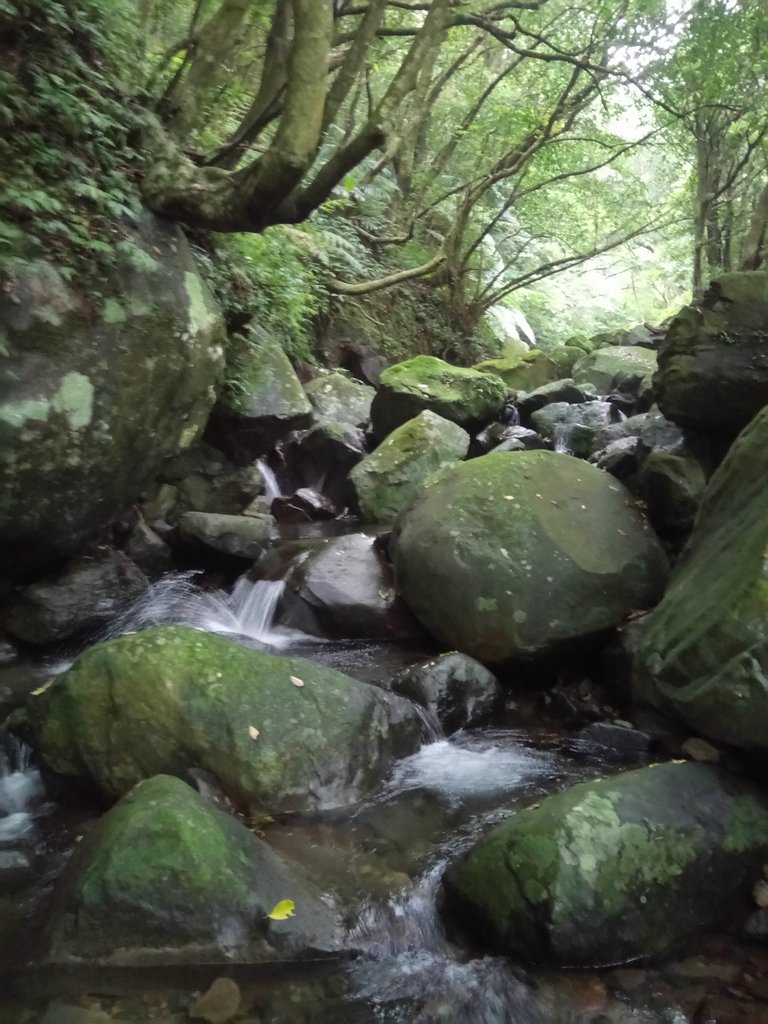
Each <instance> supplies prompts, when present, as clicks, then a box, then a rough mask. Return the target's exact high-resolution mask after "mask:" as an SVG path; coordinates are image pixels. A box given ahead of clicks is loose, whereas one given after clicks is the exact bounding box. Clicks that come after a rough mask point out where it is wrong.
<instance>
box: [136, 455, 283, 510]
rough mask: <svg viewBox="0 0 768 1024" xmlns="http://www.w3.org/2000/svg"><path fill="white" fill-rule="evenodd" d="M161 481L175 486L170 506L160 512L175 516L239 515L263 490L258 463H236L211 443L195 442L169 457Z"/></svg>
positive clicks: (262, 479)
mask: <svg viewBox="0 0 768 1024" xmlns="http://www.w3.org/2000/svg"><path fill="white" fill-rule="evenodd" d="M160 480H161V481H162V482H163V483H165V484H171V485H173V487H174V488H175V489H174V492H173V495H172V497H171V500H170V502H169V506H168V507H167V508H165V509H162V510H160V509H159V510H158V511H160V512H161V514H162V515H163V516H164V517H167V516H168V514H169V512H172V513H173V516H172V517H173V518H174V519H176V518H178V517H179V516H180V515H181V514H183V513H184V512H217V513H220V514H221V515H239V514H240V513H241V512H242V511H243V509H245V508H246V506H247V505H249V504H250V503H251V502H252V501H253V499H254V498H255V497H257V496H258V495H260V494H262V493H263V491H264V478H263V477H262V475H261V473H260V472H259V470H258V468H257V467H256V466H252V465H249V466H236V465H235V464H234V463H233V462H232V461H231V460H230V459H228V458H227V456H226V455H225V454H224V453H223V452H221V451H219V450H218V449H217V448H214V447H212V446H211V445H209V444H199V445H195V446H194V448H190V449H189V450H188V451H186V452H183V453H182V454H181V455H179V456H177V457H176V458H174V459H170V460H169V461H168V462H166V463H165V465H164V466H163V468H162V470H161V472H160ZM147 518H149V516H147Z"/></svg>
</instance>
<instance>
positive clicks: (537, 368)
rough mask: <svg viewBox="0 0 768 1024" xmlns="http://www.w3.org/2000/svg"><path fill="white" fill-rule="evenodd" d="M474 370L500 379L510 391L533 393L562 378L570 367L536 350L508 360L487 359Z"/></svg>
mask: <svg viewBox="0 0 768 1024" xmlns="http://www.w3.org/2000/svg"><path fill="white" fill-rule="evenodd" d="M473 369H475V370H479V371H481V372H482V373H490V374H493V375H494V376H495V377H500V378H501V380H503V381H504V383H505V384H506V386H507V388H508V390H509V391H533V390H534V389H535V388H540V387H541V386H542V385H543V384H548V383H549V382H550V381H553V380H557V379H558V378H562V377H563V375H564V373H565V372H567V370H568V369H570V367H566V366H565V365H563V364H562V363H558V362H556V361H555V360H554V359H551V358H550V357H549V355H546V354H545V353H544V352H542V351H541V350H540V349H538V348H534V349H531V350H530V351H529V352H527V353H525V355H521V356H512V357H511V358H508V359H503V358H502V359H486V360H485V361H484V362H482V363H477V365H476V366H474V367H473Z"/></svg>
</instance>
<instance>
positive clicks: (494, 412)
mask: <svg viewBox="0 0 768 1024" xmlns="http://www.w3.org/2000/svg"><path fill="white" fill-rule="evenodd" d="M506 397H507V387H506V385H505V384H504V382H503V381H502V380H500V379H499V377H497V376H495V375H494V374H491V373H480V372H478V370H476V369H475V370H467V369H465V368H463V367H460V366H452V365H451V364H450V363H446V362H444V361H443V360H442V359H437V358H435V357H434V356H416V357H415V358H414V359H408V360H407V361H406V362H404V363H396V364H395V365H394V366H390V367H389V368H388V369H386V370H385V371H384V372H383V373H382V375H381V383H380V385H379V390H378V391H377V392H376V397H375V398H374V400H373V405H372V406H371V423H372V426H373V432H374V434H375V435H376V436H377V437H378V438H379V440H382V439H383V438H385V437H386V436H387V434H390V433H391V432H392V431H393V430H395V429H396V428H397V427H399V426H401V425H402V424H403V423H405V422H407V421H408V420H410V419H412V418H413V417H414V416H418V414H419V413H420V412H423V411H424V410H425V409H429V410H430V411H431V412H434V413H437V415H438V416H442V417H443V419H446V420H451V422H452V423H458V424H459V426H461V427H464V428H465V429H467V430H474V429H477V428H479V427H481V426H483V425H484V424H486V423H489V422H490V421H491V420H493V419H495V418H497V417H498V415H499V413H500V412H501V409H502V406H503V405H504V402H505V400H506Z"/></svg>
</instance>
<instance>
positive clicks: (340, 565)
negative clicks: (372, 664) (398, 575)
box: [281, 533, 396, 639]
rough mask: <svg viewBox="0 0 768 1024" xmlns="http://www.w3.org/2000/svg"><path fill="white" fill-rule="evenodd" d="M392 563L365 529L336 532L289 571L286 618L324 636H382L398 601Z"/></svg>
mask: <svg viewBox="0 0 768 1024" xmlns="http://www.w3.org/2000/svg"><path fill="white" fill-rule="evenodd" d="M395 597H396V595H395V590H394V579H393V575H392V568H391V566H390V565H388V564H387V563H386V562H384V561H383V560H382V559H381V558H380V557H379V555H378V553H377V551H376V549H375V541H374V538H373V537H369V536H366V535H365V534H362V533H353V534H349V535H347V536H346V537H334V538H332V539H331V540H327V541H325V542H324V543H323V544H322V545H321V546H320V547H319V548H317V549H316V550H315V551H313V552H311V553H310V554H309V555H307V557H306V558H305V559H304V560H303V561H302V562H300V564H299V565H297V566H296V568H294V570H293V571H292V572H291V573H290V574H289V575H288V577H287V579H286V591H285V594H284V595H283V609H284V613H283V616H281V621H283V622H284V623H285V624H286V625H290V626H292V627H294V628H296V629H300V630H302V631H303V632H305V633H310V634H312V635H313V636H320V637H336V638H339V639H341V638H353V637H383V636H386V635H387V634H388V632H389V617H390V614H391V610H392V607H393V604H394V602H395Z"/></svg>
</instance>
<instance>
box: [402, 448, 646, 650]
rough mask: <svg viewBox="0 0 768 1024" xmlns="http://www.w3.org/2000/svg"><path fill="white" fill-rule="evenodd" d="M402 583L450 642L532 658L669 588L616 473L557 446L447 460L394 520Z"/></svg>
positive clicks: (415, 607) (433, 628)
mask: <svg viewBox="0 0 768 1024" xmlns="http://www.w3.org/2000/svg"><path fill="white" fill-rule="evenodd" d="M390 550H391V551H393V553H394V564H395V572H396V577H397V581H398V587H399V589H400V592H401V593H402V594H403V596H404V598H405V600H406V602H407V603H408V605H409V606H410V607H411V609H412V611H414V612H415V614H416V615H417V617H418V618H419V619H420V620H421V621H422V622H423V624H424V625H425V626H426V627H427V629H429V630H430V632H432V633H433V634H434V635H435V636H436V637H438V638H439V639H440V640H441V641H442V642H444V643H447V644H450V645H451V647H455V648H457V649H458V650H460V651H463V652H464V653H466V654H470V655H472V656H473V657H475V658H478V659H479V660H480V661H483V662H501V661H505V660H507V659H512V658H529V657H532V656H535V655H538V654H541V653H543V652H546V651H550V650H551V649H553V648H556V647H557V646H558V645H559V644H561V643H562V642H563V641H567V640H574V639H576V638H578V637H584V636H588V635H590V634H593V633H597V632H599V631H600V630H603V629H607V628H609V627H611V626H615V625H617V623H619V622H620V621H621V620H622V619H623V618H624V616H625V615H626V614H627V613H628V612H629V611H631V610H632V609H636V608H644V607H648V606H649V605H652V604H654V603H655V602H656V601H657V600H658V599H659V597H660V596H661V593H662V592H663V588H664V582H665V579H666V559H665V556H664V554H663V553H662V551H661V549H660V547H659V545H658V542H657V541H656V538H655V537H654V536H653V534H652V532H651V531H650V529H649V528H648V527H647V525H646V524H645V522H644V520H643V519H642V518H641V517H640V515H639V514H638V512H637V511H636V510H635V509H634V507H633V506H632V500H631V496H630V494H629V492H628V491H627V490H625V488H624V487H623V486H622V485H621V484H619V483H618V482H617V481H615V480H613V479H612V478H611V477H609V476H606V474H604V473H601V472H600V471H599V470H597V469H595V468H594V467H592V466H589V465H587V464H585V463H581V462H579V461H577V460H575V459H571V458H569V457H568V456H565V455H557V454H555V453H553V452H544V451H537V452H502V453H492V454H490V455H484V456H482V457H481V458H479V459H473V460H471V461H470V462H464V463H460V464H459V465H457V466H450V467H448V468H446V469H443V470H439V471H438V472H437V473H435V474H433V475H432V476H431V477H429V478H428V479H427V480H426V482H425V483H424V484H423V485H422V487H421V488H420V489H419V491H418V493H417V494H416V496H415V497H414V498H413V499H412V501H411V502H410V503H409V504H408V505H407V506H406V507H405V508H404V509H403V511H402V512H401V513H400V515H399V517H398V519H397V520H396V522H395V527H394V531H393V535H392V541H391V544H390Z"/></svg>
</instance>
